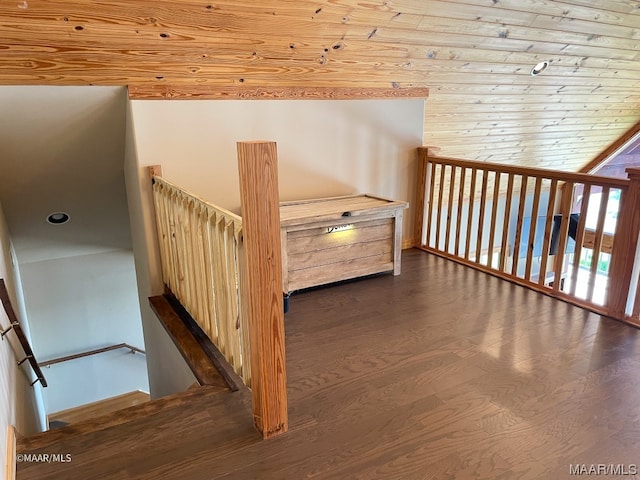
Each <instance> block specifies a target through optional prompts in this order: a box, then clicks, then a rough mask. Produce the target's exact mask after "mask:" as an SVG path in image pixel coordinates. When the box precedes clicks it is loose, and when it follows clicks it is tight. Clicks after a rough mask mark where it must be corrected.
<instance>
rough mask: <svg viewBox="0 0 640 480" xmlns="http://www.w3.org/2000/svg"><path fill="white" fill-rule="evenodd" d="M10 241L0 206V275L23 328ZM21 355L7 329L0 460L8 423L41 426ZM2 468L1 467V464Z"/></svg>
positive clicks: (1, 324) (26, 429) (2, 346)
mask: <svg viewBox="0 0 640 480" xmlns="http://www.w3.org/2000/svg"><path fill="white" fill-rule="evenodd" d="M10 245H11V241H10V239H9V232H8V230H7V224H6V221H5V218H4V213H3V212H2V206H0V252H1V253H0V278H3V279H4V281H5V283H6V284H7V289H8V290H9V295H10V297H11V302H12V305H13V306H14V309H15V310H16V314H17V315H18V316H19V319H20V322H21V324H22V326H23V327H25V329H26V325H25V323H26V322H25V320H26V319H25V318H24V316H23V315H21V312H20V301H19V291H18V288H19V287H17V285H19V283H18V282H16V274H15V273H16V272H15V270H14V267H13V258H12V253H11V247H10ZM8 325H9V319H8V318H7V316H6V314H5V311H4V309H3V308H2V307H0V328H2V329H4V328H7V327H8ZM27 330H28V329H27ZM23 356H24V352H23V351H22V348H21V347H20V344H19V343H18V342H17V340H16V337H15V334H14V333H13V332H9V333H7V335H6V337H5V339H4V340H3V341H1V342H0V459H1V460H0V462H4V459H5V458H6V450H7V445H6V440H7V438H6V432H7V427H8V426H9V425H14V426H15V427H16V428H17V429H18V432H20V433H21V434H29V433H34V432H38V431H41V430H42V429H43V423H42V420H43V418H44V417H43V415H42V414H41V412H40V411H39V410H41V406H39V396H38V393H39V390H40V384H39V383H38V384H37V385H36V386H34V387H30V386H29V383H30V382H31V380H32V379H33V378H35V376H34V375H33V372H32V371H31V370H30V367H29V366H28V362H25V364H23V366H22V367H18V366H17V361H18V360H21V359H22V357H23ZM21 370H22V371H21ZM39 407H40V408H39ZM3 466H4V465H3ZM2 470H3V471H4V468H3V469H2Z"/></svg>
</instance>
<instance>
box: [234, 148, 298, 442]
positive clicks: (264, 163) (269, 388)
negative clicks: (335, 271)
mask: <svg viewBox="0 0 640 480" xmlns="http://www.w3.org/2000/svg"><path fill="white" fill-rule="evenodd" d="M237 145H238V172H239V175H240V201H241V205H242V225H243V227H242V228H243V231H244V248H245V263H246V270H247V271H246V275H247V286H248V289H249V291H248V302H249V312H248V313H249V340H250V342H251V372H252V382H251V389H252V396H253V418H254V424H255V426H256V428H257V429H258V431H259V432H261V433H262V436H263V437H264V438H269V437H273V436H276V435H279V434H281V433H284V432H286V431H287V428H288V420H287V378H286V368H285V366H286V364H285V348H284V307H283V298H282V252H281V248H280V205H279V196H278V159H277V154H276V144H275V142H238V144H237Z"/></svg>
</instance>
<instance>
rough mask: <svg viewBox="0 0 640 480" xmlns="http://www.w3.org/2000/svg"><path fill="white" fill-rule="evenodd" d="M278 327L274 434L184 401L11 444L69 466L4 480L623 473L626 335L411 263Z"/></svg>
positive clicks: (444, 267) (580, 314) (298, 304)
mask: <svg viewBox="0 0 640 480" xmlns="http://www.w3.org/2000/svg"><path fill="white" fill-rule="evenodd" d="M285 328H286V341H287V344H286V348H287V378H288V395H289V405H290V411H289V417H290V425H291V428H290V431H289V432H288V433H287V434H286V435H282V436H281V437H278V438H276V439H273V440H269V441H262V440H260V437H259V436H258V434H257V433H256V432H255V431H254V430H253V427H252V420H251V413H250V412H251V409H250V395H249V394H248V392H247V391H246V390H241V391H239V392H235V393H223V394H219V395H210V396H206V395H203V396H202V397H200V396H198V395H197V394H196V393H190V395H193V397H192V398H191V400H190V402H188V403H185V402H181V403H180V404H179V405H177V406H173V407H168V408H167V409H166V411H160V412H155V413H154V415H151V416H149V417H146V418H145V417H137V416H135V417H132V418H131V419H130V421H127V422H125V423H122V424H118V425H114V426H111V427H109V428H104V429H102V430H100V431H98V432H93V433H86V434H82V435H78V436H76V437H70V438H67V437H58V440H57V441H56V442H54V443H45V444H38V443H36V442H32V443H31V444H29V440H28V439H26V441H25V443H22V445H23V447H22V450H19V451H20V453H29V452H31V453H33V452H41V453H47V452H48V453H56V452H59V453H67V452H69V453H71V454H72V456H73V461H72V462H70V463H66V464H56V463H51V464H38V463H20V464H18V480H32V479H34V480H36V479H37V480H48V479H56V480H57V479H66V478H69V479H76V478H83V479H110V480H113V479H115V480H132V479H137V480H143V479H144V480H147V479H154V480H156V479H157V480H169V479H180V480H185V479H189V480H192V479H193V480H200V479H202V480H209V479H211V478H216V479H227V480H236V479H256V478H259V479H261V480H269V479H278V480H279V479H282V478H295V479H298V478H300V479H302V478H314V479H344V478H354V479H367V480H368V479H385V480H387V479H402V480H405V479H409V480H413V479H416V480H418V479H419V480H423V479H467V478H468V479H475V480H495V479H501V480H510V479H514V478H517V479H545V478H568V477H569V465H570V464H572V463H607V462H614V463H625V464H629V463H637V459H636V455H637V452H638V448H639V447H640V441H639V440H638V438H640V428H639V427H638V425H640V403H639V402H638V401H637V399H638V393H639V392H640V378H638V375H637V372H638V371H639V370H640V330H637V329H634V328H632V327H630V326H627V325H623V324H621V323H618V322H615V321H613V320H610V319H607V318H602V317H600V316H598V315H595V314H593V313H588V312H585V311H583V310H581V309H579V308H577V307H573V306H570V305H568V304H565V303H563V302H560V301H557V300H554V299H552V298H550V297H546V296H544V295H540V294H537V293H534V292H530V291H527V290H525V289H524V288H521V287H518V286H515V285H513V284H510V283H506V282H502V281H500V280H499V279H497V278H494V277H491V276H487V275H484V274H482V273H480V272H477V271H473V270H470V269H467V268H465V267H463V266H460V265H457V264H454V263H452V262H449V261H447V260H444V259H441V258H438V257H435V256H431V255H429V254H427V253H424V252H420V251H417V250H409V251H405V252H403V266H402V275H400V276H399V277H394V276H392V275H377V276H373V277H370V278H367V279H363V280H358V281H352V282H346V283H342V284H340V285H334V286H328V287H323V288H317V289H311V290H308V291H304V292H299V293H296V294H294V295H293V296H292V297H291V306H290V311H289V313H288V314H287V316H286V318H285ZM197 391H198V390H197V389H196V390H195V392H197ZM29 445H31V446H30V447H29ZM19 448H20V447H19Z"/></svg>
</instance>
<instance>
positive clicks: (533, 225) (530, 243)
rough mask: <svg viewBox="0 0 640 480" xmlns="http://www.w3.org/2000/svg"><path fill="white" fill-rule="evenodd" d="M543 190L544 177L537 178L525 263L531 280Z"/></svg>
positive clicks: (525, 274)
mask: <svg viewBox="0 0 640 480" xmlns="http://www.w3.org/2000/svg"><path fill="white" fill-rule="evenodd" d="M541 191H542V177H537V178H536V185H535V187H534V189H533V205H532V206H531V217H530V218H531V220H530V223H529V239H528V243H527V263H526V264H525V270H524V278H525V279H526V280H529V281H530V280H531V265H532V263H533V248H534V246H535V242H536V227H537V225H538V208H539V206H540V192H541Z"/></svg>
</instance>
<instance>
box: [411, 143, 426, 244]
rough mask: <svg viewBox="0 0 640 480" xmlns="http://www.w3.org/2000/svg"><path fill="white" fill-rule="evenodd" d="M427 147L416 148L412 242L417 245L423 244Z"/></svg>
mask: <svg viewBox="0 0 640 480" xmlns="http://www.w3.org/2000/svg"><path fill="white" fill-rule="evenodd" d="M427 155H428V154H427V149H426V148H425V147H420V148H418V172H417V178H418V185H417V188H416V201H415V207H414V212H413V213H414V217H413V218H414V223H413V243H414V245H417V246H418V247H421V246H422V245H424V242H423V241H422V239H423V237H424V207H425V197H426V195H427V161H428V160H427ZM427 243H429V242H428V240H427Z"/></svg>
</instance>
